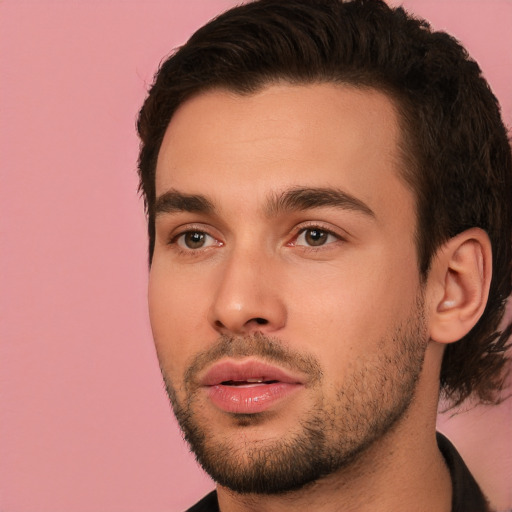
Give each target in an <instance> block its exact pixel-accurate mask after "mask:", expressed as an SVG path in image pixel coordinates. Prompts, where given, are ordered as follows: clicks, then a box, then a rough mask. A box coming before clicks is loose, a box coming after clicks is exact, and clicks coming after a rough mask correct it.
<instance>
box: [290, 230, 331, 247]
mask: <svg viewBox="0 0 512 512" xmlns="http://www.w3.org/2000/svg"><path fill="white" fill-rule="evenodd" d="M338 240H339V237H338V236H337V235H335V234H334V233H331V232H330V231H327V230H325V229H320V228H306V229H303V230H302V231H301V232H300V233H299V235H298V236H297V239H296V240H295V244H294V245H304V246H309V247H320V246H322V245H326V244H330V243H333V242H337V241H338Z"/></svg>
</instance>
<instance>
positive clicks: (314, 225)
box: [168, 223, 345, 256]
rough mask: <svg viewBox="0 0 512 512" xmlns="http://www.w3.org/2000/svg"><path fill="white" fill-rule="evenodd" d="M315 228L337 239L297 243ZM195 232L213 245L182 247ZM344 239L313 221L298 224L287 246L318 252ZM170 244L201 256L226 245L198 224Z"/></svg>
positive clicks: (181, 252) (183, 252) (188, 254)
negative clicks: (319, 243)
mask: <svg viewBox="0 0 512 512" xmlns="http://www.w3.org/2000/svg"><path fill="white" fill-rule="evenodd" d="M315 230H316V231H319V232H321V233H325V234H326V235H327V236H328V237H329V236H332V237H334V238H335V239H336V240H335V241H334V242H327V243H325V244H321V245H318V246H314V245H305V244H304V245H302V244H300V245H298V244H297V240H298V239H299V237H300V236H301V235H303V234H304V233H306V232H307V231H315ZM193 233H198V234H202V235H204V236H207V237H209V238H211V239H212V240H213V241H214V243H212V244H211V245H207V246H206V247H198V248H196V249H193V248H186V247H182V246H181V245H180V244H179V240H180V239H181V238H182V237H185V236H186V235H188V234H193ZM343 241H345V240H344V238H343V237H342V236H341V235H340V234H339V233H337V232H335V231H334V230H332V229H329V228H327V227H325V226H322V225H321V224H318V223H311V224H307V225H301V226H298V227H297V228H296V230H295V234H294V235H293V238H292V240H291V241H289V242H287V243H286V246H288V247H299V248H300V250H302V251H309V252H316V251H321V250H325V249H326V246H329V245H332V244H335V243H337V242H343ZM215 242H216V243H215ZM168 245H170V246H173V248H174V250H176V251H177V252H178V253H179V254H182V255H187V256H199V255H200V254H202V253H203V251H204V250H206V249H209V248H212V247H222V246H223V245H224V243H223V242H221V241H220V240H218V239H217V238H216V237H215V236H213V235H211V234H210V233H208V231H207V230H205V229H204V227H202V226H197V227H195V226H187V229H186V230H185V231H180V232H179V233H177V234H174V235H172V236H171V237H170V239H169V242H168Z"/></svg>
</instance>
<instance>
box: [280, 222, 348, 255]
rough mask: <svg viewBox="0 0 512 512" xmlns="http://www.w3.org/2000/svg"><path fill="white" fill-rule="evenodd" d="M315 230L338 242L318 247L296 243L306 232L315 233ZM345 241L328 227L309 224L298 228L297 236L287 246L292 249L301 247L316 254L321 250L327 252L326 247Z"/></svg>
mask: <svg viewBox="0 0 512 512" xmlns="http://www.w3.org/2000/svg"><path fill="white" fill-rule="evenodd" d="M315 230H316V231H320V232H322V233H325V234H326V235H327V236H332V237H334V238H335V239H336V240H335V241H334V242H327V243H325V244H322V245H318V246H314V245H297V243H296V242H297V240H298V239H299V237H300V236H301V235H302V234H303V233H305V232H306V231H315ZM343 241H345V239H344V238H343V237H342V236H341V235H340V234H339V233H337V232H336V231H334V230H332V229H329V228H327V227H326V226H322V225H321V224H318V223H311V224H307V225H304V224H303V225H301V226H298V228H297V231H296V234H295V235H294V237H293V239H292V241H291V242H288V243H287V245H288V246H290V247H300V248H301V250H304V251H312V252H316V251H320V250H325V249H326V246H329V245H332V244H334V243H337V242H343Z"/></svg>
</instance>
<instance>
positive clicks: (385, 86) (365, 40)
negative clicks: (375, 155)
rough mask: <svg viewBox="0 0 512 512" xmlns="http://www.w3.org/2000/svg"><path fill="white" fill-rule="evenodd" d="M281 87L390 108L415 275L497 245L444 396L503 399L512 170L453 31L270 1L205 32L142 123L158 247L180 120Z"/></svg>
mask: <svg viewBox="0 0 512 512" xmlns="http://www.w3.org/2000/svg"><path fill="white" fill-rule="evenodd" d="M278 81H286V82H290V83H292V84H310V83H321V82H332V83H340V84H349V85H352V86H355V87H360V88H375V89H378V90H381V91H383V92H385V93H386V94H388V96H389V97H390V98H391V99H392V100H393V102H394V104H395V106H396V108H397V111H398V113H399V119H400V124H401V133H402V141H401V153H402V159H403V169H402V174H403V178H404V179H405V180H406V182H407V183H408V184H409V186H410V187H411V189H412V190H413V192H414V194H415V197H416V210H417V241H416V242H417V249H418V266H419V271H420V275H421V276H422V278H426V276H427V274H428V271H429V268H430V263H431V260H432V257H433V256H434V254H435V252H436V249H438V248H439V247H440V245H441V244H443V242H445V241H446V240H448V239H449V238H451V237H453V236H455V235H457V234H458V233H460V232H462V231H464V230H465V229H468V228H471V227H480V228H482V229H484V230H485V231H486V232H487V233H488V235H489V237H490V240H491V243H492V249H493V277H492V282H491V288H490V295H489V299H488V303H487V307H486V309H485V311H484V313H483V315H482V317H481V319H480V321H479V322H478V323H477V325H476V326H475V327H474V328H473V329H472V331H471V332H470V333H469V334H467V335H466V336H465V337H464V338H463V339H462V340H460V341H459V342H457V343H452V344H450V345H448V347H447V349H446V352H445V355H444V359H443V364H442V370H441V386H442V390H443V391H444V394H445V395H446V397H447V398H448V399H450V401H451V403H452V404H454V405H458V404H460V403H461V402H462V401H463V400H465V399H466V398H467V397H468V396H470V395H471V394H474V395H476V396H477V397H478V398H479V399H480V400H481V401H483V402H487V403H491V402H495V401H497V400H498V399H499V395H500V394H499V392H500V390H501V389H502V388H503V385H504V384H503V383H504V379H505V373H506V361H507V359H506V356H505V350H506V348H507V347H506V345H505V344H506V341H507V339H508V337H509V335H510V332H511V326H510V325H509V326H508V327H507V328H506V329H505V330H504V331H503V332H499V331H498V328H499V323H500V320H501V318H502V316H503V312H504V307H505V302H506V299H507V297H508V295H509V294H510V292H511V270H512V263H511V260H512V243H511V235H512V162H511V152H510V145H509V141H508V138H507V133H506V129H505V127H504V125H503V122H502V120H501V116H500V110H499V106H498V103H497V100H496V98H495V97H494V95H493V94H492V92H491V90H490V88H489V86H488V84H487V82H486V81H485V80H484V78H483V77H482V74H481V71H480V68H479V67H478V65H477V64H476V62H474V61H473V60H472V59H471V58H470V57H469V56H468V54H467V53H466V51H465V49H464V48H463V47H462V46H461V45H460V44H459V43H458V42H457V41H456V40H455V39H453V38H452V37H451V36H449V35H448V34H446V33H444V32H435V31H432V30H431V29H430V26H429V25H428V23H427V22H425V21H423V20H420V19H416V18H414V17H412V16H411V15H409V14H408V13H406V12H405V11H404V10H403V9H402V8H396V9H393V8H390V7H388V6H387V5H386V4H385V3H384V2H382V1H380V0H355V1H352V2H341V1H339V0H293V1H290V0H260V1H256V2H252V3H248V4H246V5H242V6H239V7H236V8H233V9H231V10H229V11H227V12H226V13H224V14H222V15H220V16H219V17H217V18H216V19H214V20H212V21H211V22H209V23H208V24H207V25H205V26H204V27H202V28H201V29H199V30H198V31H197V32H196V33H195V34H194V35H193V36H192V37H191V38H190V39H189V41H188V42H187V43H186V44H185V45H184V46H182V47H181V48H179V49H178V50H177V51H176V52H175V53H174V54H173V55H172V56H171V57H169V58H168V59H167V60H166V61H165V62H164V63H163V64H162V65H161V67H160V69H159V71H158V73H157V74H156V77H155V81H154V84H153V86H152V87H151V90H150V92H149V95H148V97H147V99H146V101H145V103H144V105H143V107H142V109H141V111H140V114H139V119H138V131H139V135H140V138H141V148H140V156H139V176H140V190H141V191H142V194H143V197H144V201H145V206H146V211H147V214H148V231H149V258H150V261H151V258H152V254H153V246H154V239H155V226H154V213H153V205H154V202H155V167H156V161H157V157H158V152H159V149H160V145H161V142H162V139H163V136H164V134H165V131H166V129H167V126H168V124H169V122H170V120H171V118H172V115H173V113H174V112H175V111H176V109H177V108H178V107H179V105H181V104H182V103H183V102H184V101H186V100H187V99H189V98H191V97H192V96H194V95H197V94H199V93H200V92H202V91H205V90H208V89H211V88H227V89H229V90H232V91H234V92H237V93H239V94H251V93H254V92H256V91H258V90H259V89H261V88H262V87H264V86H266V85H269V84H271V83H275V82H278Z"/></svg>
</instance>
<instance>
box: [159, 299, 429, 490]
mask: <svg viewBox="0 0 512 512" xmlns="http://www.w3.org/2000/svg"><path fill="white" fill-rule="evenodd" d="M426 341H427V336H426V330H425V321H424V317H423V308H422V306H421V305H418V306H417V308H416V311H415V312H414V313H413V315H412V316H411V317H410V318H409V321H408V322H405V323H404V324H403V325H400V326H398V327H397V328H396V329H395V332H394V333H393V334H392V335H391V336H390V337H388V338H386V339H383V340H381V343H380V348H381V351H380V352H378V353H375V354H371V355H368V356H364V357H363V356H361V357H360V358H359V359H358V360H355V361H353V362H352V363H351V365H350V366H349V367H348V369H347V373H346V377H345V379H344V381H343V387H342V388H340V389H339V390H338V392H337V396H336V400H335V401H333V403H327V401H326V399H325V398H324V396H323V395H322V394H321V393H320V391H321V383H322V371H321V367H320V364H319V363H318V362H317V361H316V359H314V358H312V357H311V356H307V357H304V356H303V355H301V354H295V353H290V351H289V349H287V348H285V347H284V346H283V344H282V343H281V342H280V341H279V340H278V339H275V338H269V337H266V336H264V335H262V334H259V333H257V334H255V335H252V336H248V337H241V338H237V337H234V338H231V337H225V336H223V337H221V338H220V339H219V340H218V342H217V343H216V344H215V345H214V346H213V347H212V348H211V349H209V350H208V351H207V352H205V353H202V354H201V355H200V356H199V357H198V358H196V360H195V363H194V364H193V365H192V366H191V368H189V371H188V372H187V374H186V377H185V389H187V382H191V381H193V376H194V374H196V373H197V372H198V371H199V370H200V369H202V368H204V367H205V366H206V365H207V364H209V363H211V362H213V361H215V360H217V359H219V358H220V357H222V356H232V357H233V356H234V357H244V356H257V357H260V358H263V359H265V360H267V361H270V362H275V363H277V364H281V365H284V366H285V367H289V368H299V369H300V370H301V371H303V372H308V373H309V375H310V376H311V382H313V383H315V384H314V386H313V387H315V386H316V388H317V389H318V395H317V399H316V403H315V406H314V407H312V408H311V409H310V410H309V411H307V413H305V414H304V415H303V417H301V418H298V419H297V424H296V425H295V428H294V429H293V430H290V431H288V432H287V434H286V436H282V437H279V438H278V439H274V438H273V439H269V440H265V441H260V442H257V443H256V442H246V443H240V442H233V440H232V439H230V438H229V436H227V437H226V436H224V435H223V432H219V431H215V427H212V426H211V425H210V424H209V423H208V422H207V421H205V420H204V419H203V418H202V417H201V406H200V403H199V401H198V393H197V389H196V390H194V389H193V388H190V389H189V392H187V394H186V399H185V400H183V401H179V400H178V398H177V394H176V391H175V388H174V386H173V385H172V383H171V382H169V379H167V378H166V374H165V371H164V370H162V374H163V376H164V381H165V383H166V388H167V393H168V395H169V398H170V401H171V404H172V407H173V410H174V414H175V416H176V418H177V420H178V423H179V425H180V427H181V429H182V431H183V433H184V436H185V439H186V441H187V442H188V443H189V445H190V447H191V450H192V451H193V452H194V454H195V456H196V459H197V460H198V462H199V463H200V464H201V466H202V467H203V469H204V470H205V471H206V472H207V473H208V474H209V475H210V476H211V477H212V478H213V480H215V481H216V482H217V483H218V484H220V485H222V486H224V487H227V488H229V489H231V490H232V491H234V492H237V493H242V494H246V493H255V494H267V495H270V494H282V493H286V492H290V491H296V490H298V489H301V488H303V487H305V486H307V485H308V484H311V483H313V482H316V481H318V480H319V479H321V478H323V477H325V476H327V475H331V474H333V473H335V472H338V471H340V470H343V469H346V468H348V467H350V466H351V465H352V464H354V463H355V462H356V461H357V460H358V459H359V457H360V456H361V455H362V454H363V453H364V452H366V451H367V450H368V449H369V448H370V447H371V446H372V445H373V444H374V443H375V442H376V441H378V440H379V439H381V438H382V437H383V436H384V435H385V434H386V433H387V432H389V431H390V430H391V429H392V428H393V427H394V425H395V424H397V422H398V421H399V420H400V419H401V418H402V417H403V416H404V414H405V413H406V411H407V410H408V408H409V406H410V404H411V402H412V400H413V398H414V394H415V390H416V385H417V381H418V378H419V375H420V373H421V369H422V366H423V361H424V356H425V349H426V345H427V343H426ZM162 368H163V367H162ZM233 419H234V422H237V423H234V424H237V425H238V427H239V428H240V429H244V428H250V427H251V426H254V425H257V424H258V423H261V424H264V422H265V413H259V414H251V415H247V414H238V415H233Z"/></svg>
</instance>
